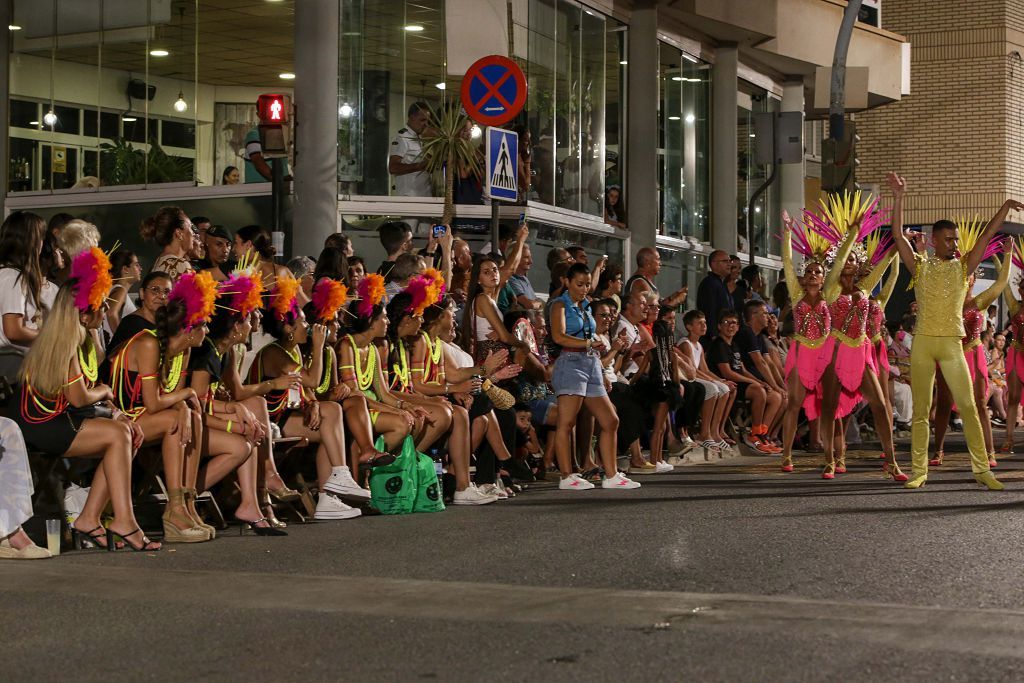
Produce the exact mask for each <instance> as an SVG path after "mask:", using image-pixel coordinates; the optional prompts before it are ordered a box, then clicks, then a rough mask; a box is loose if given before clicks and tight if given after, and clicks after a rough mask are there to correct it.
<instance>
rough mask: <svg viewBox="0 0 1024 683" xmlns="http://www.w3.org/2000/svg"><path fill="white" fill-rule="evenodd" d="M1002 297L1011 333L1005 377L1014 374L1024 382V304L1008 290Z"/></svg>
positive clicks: (1023, 394) (1022, 399)
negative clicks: (1011, 339) (1007, 312)
mask: <svg viewBox="0 0 1024 683" xmlns="http://www.w3.org/2000/svg"><path fill="white" fill-rule="evenodd" d="M1003 299H1004V300H1005V301H1006V308H1007V309H1008V310H1009V312H1010V330H1011V331H1012V334H1013V343H1011V344H1010V345H1009V346H1008V347H1007V349H1006V377H1007V379H1009V377H1010V375H1012V374H1016V375H1017V378H1018V379H1019V380H1021V381H1022V382H1024V306H1022V305H1021V303H1020V302H1019V301H1017V298H1016V297H1015V296H1013V294H1011V293H1010V290H1006V294H1005V296H1004V297H1003ZM1021 404H1024V393H1022V395H1021Z"/></svg>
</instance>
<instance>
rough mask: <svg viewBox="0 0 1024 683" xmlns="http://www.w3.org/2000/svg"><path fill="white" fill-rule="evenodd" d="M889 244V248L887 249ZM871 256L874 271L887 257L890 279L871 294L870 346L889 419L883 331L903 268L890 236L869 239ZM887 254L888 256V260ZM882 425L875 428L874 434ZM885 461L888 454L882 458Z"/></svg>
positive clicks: (889, 409)
mask: <svg viewBox="0 0 1024 683" xmlns="http://www.w3.org/2000/svg"><path fill="white" fill-rule="evenodd" d="M886 243H887V245H886ZM865 244H866V245H867V252H868V264H869V265H870V266H871V267H874V266H876V265H878V263H879V260H880V259H881V258H882V257H883V256H884V257H885V258H887V259H888V260H889V264H890V265H889V266H888V268H889V276H888V277H887V278H886V280H885V284H884V285H882V288H881V290H880V291H879V292H878V294H877V295H875V294H872V295H871V296H870V298H869V299H868V324H867V335H868V342H869V343H870V344H871V354H872V357H873V358H874V360H875V374H876V375H877V376H878V385H879V386H880V387H881V388H882V397H883V399H884V400H885V410H886V414H887V415H892V414H893V412H892V395H891V391H890V388H889V371H890V369H891V365H890V364H889V350H888V349H887V348H886V346H885V340H884V339H883V337H882V329H883V328H884V327H885V307H886V305H887V304H888V303H889V299H890V298H891V297H892V293H893V291H894V290H895V289H896V282H897V280H899V277H900V265H899V261H898V260H897V259H896V257H897V254H896V251H895V250H894V249H892V238H891V237H890V236H889V233H881V232H877V231H876V232H873V233H871V234H870V235H868V239H867V241H866V242H865ZM886 254H888V255H887V256H886ZM878 429H879V425H875V430H876V431H877V430H878ZM881 457H882V458H883V459H884V458H885V453H882V454H881Z"/></svg>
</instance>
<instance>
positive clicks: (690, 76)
mask: <svg viewBox="0 0 1024 683" xmlns="http://www.w3.org/2000/svg"><path fill="white" fill-rule="evenodd" d="M659 60H660V64H661V68H660V78H659V84H660V92H661V99H660V103H659V104H660V108H659V117H658V122H659V130H658V138H659V143H658V149H659V157H660V162H661V163H659V165H658V180H659V186H660V189H661V206H660V225H659V233H660V234H662V235H668V236H670V237H682V236H687V237H693V238H696V239H698V240H700V241H702V242H706V241H708V239H709V235H708V231H709V227H710V202H711V192H710V175H709V174H710V171H711V165H710V136H711V69H710V66H709V65H708V64H704V63H702V62H700V61H699V60H697V58H696V57H693V56H692V55H689V54H687V53H685V52H683V51H682V50H679V49H678V48H675V47H673V46H671V45H668V44H666V43H659Z"/></svg>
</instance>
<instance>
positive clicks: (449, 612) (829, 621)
mask: <svg viewBox="0 0 1024 683" xmlns="http://www.w3.org/2000/svg"><path fill="white" fill-rule="evenodd" d="M125 559H127V558H125ZM0 581H2V583H3V584H4V585H5V593H6V594H7V595H9V596H12V597H14V596H16V595H26V596H31V595H34V594H39V593H46V594H50V595H54V594H60V595H74V596H78V597H83V598H88V599H89V601H90V603H91V604H93V605H101V604H104V603H106V602H111V603H113V604H116V603H117V602H120V601H128V602H130V603H133V604H147V605H152V606H153V607H154V609H157V608H158V606H159V605H161V604H164V605H166V604H171V603H173V604H181V603H184V604H195V605H197V606H201V605H216V606H220V607H222V608H227V609H240V610H241V609H245V610H254V609H255V610H268V611H269V612H271V613H273V612H276V611H280V610H287V611H300V612H301V611H306V612H317V613H338V614H357V615H367V616H384V617H391V618H398V619H438V620H444V621H456V622H495V623H502V622H515V623H543V624H557V623H561V624H574V625H581V626H584V625H593V626H607V627H623V628H632V629H653V630H662V629H673V628H681V629H685V628H693V627H697V628H716V627H726V628H728V629H730V630H736V629H742V630H750V631H754V632H764V631H765V630H771V631H778V630H779V629H782V630H784V631H785V630H789V631H792V632H794V633H796V632H800V633H805V634H806V633H814V632H818V631H822V632H824V631H831V632H835V631H839V632H842V633H843V634H844V637H848V638H850V639H858V640H867V641H870V642H874V643H877V644H878V645H879V646H883V645H884V646H888V647H900V648H902V649H905V650H912V651H945V652H950V651H953V652H962V653H964V654H971V655H988V656H1000V657H1010V658H1014V659H1022V658H1024V648H1021V647H1020V643H1021V640H1022V639H1024V611H1021V610H1006V609H951V608H944V607H929V606H919V605H898V604H884V603H867V602H840V601H830V600H812V599H804V598H798V597H787V596H764V595H744V594H712V593H685V592H667V591H666V592H660V591H634V590H619V589H607V588H555V587H546V586H522V585H506V584H492V583H471V582H461V581H422V580H413V579H384V578H376V577H352V576H328V577H324V576H312V575H287V576H283V575H281V574H279V573H273V574H268V573H250V572H225V571H176V570H157V569H147V568H144V567H143V568H139V567H116V566H109V565H108V566H86V565H81V564H77V563H76V564H72V563H66V564H64V565H63V566H61V563H60V561H59V560H58V561H54V562H47V563H38V562H30V563H6V564H5V566H3V567H0ZM14 602H15V604H12V605H10V606H9V612H8V615H7V616H8V617H9V618H11V619H16V614H14V613H15V612H16V611H17V609H19V605H25V606H26V608H28V606H29V605H32V604H33V603H32V602H31V601H30V600H25V601H17V599H15V601H14ZM31 609H33V610H38V604H36V605H34V606H32V607H31ZM61 609H63V608H61ZM54 616H55V618H56V617H57V616H58V615H54ZM60 618H62V619H68V618H73V615H68V614H66V613H65V614H62V615H60Z"/></svg>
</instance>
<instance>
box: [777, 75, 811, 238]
mask: <svg viewBox="0 0 1024 683" xmlns="http://www.w3.org/2000/svg"><path fill="white" fill-rule="evenodd" d="M782 111H798V112H800V113H803V111H804V82H803V79H802V78H801V79H797V80H788V81H786V82H785V83H783V84H782ZM805 144H806V141H805ZM805 165H806V162H805V161H803V160H801V161H800V163H799V164H782V167H781V168H780V169H779V182H780V183H781V184H782V186H781V188H780V194H781V196H782V207H781V209H785V210H786V211H788V212H789V215H790V216H793V217H794V218H795V217H797V216H799V215H800V211H801V209H803V207H804V176H805V175H806V168H805ZM781 209H780V215H779V216H776V217H775V220H776V224H778V225H782V215H781Z"/></svg>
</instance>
